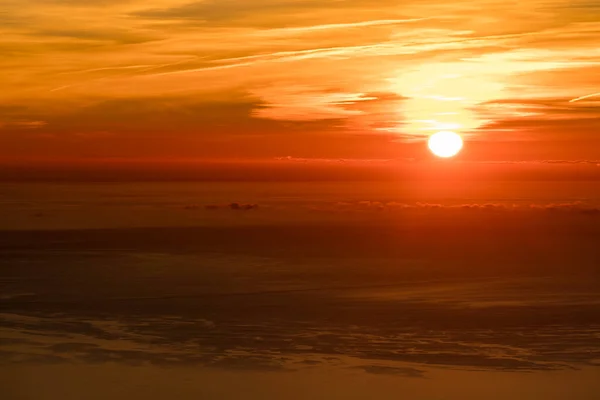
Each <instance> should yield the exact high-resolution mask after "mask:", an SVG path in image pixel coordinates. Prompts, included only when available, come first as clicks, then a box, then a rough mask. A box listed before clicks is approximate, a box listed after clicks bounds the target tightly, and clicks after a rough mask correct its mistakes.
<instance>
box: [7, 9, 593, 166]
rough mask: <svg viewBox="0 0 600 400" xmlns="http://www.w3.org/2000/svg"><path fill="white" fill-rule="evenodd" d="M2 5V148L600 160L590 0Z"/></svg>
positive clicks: (78, 154) (10, 156) (76, 155)
mask: <svg viewBox="0 0 600 400" xmlns="http://www.w3.org/2000/svg"><path fill="white" fill-rule="evenodd" d="M2 4H3V5H2V11H1V12H0V54H1V56H0V157H1V158H2V159H3V160H47V159H56V160H62V161H64V160H69V159H82V158H83V159H96V158H97V159H106V158H119V159H136V160H138V159H148V160H150V159H207V158H210V159H231V158H242V159H249V158H261V159H273V158H276V157H287V156H292V157H306V158H325V159H327V158H353V159H362V158H368V159H390V158H392V159H396V158H397V159H406V158H410V159H414V158H416V159H420V158H421V157H425V154H426V150H425V139H426V138H427V136H428V135H430V134H432V133H434V132H436V131H439V130H454V131H456V132H458V133H460V134H462V135H463V136H464V137H465V140H466V142H467V143H466V145H465V150H464V152H463V153H462V154H461V156H460V157H461V158H462V159H464V160H478V161H491V160H494V161H521V160H570V161H573V160H587V161H594V160H599V159H600V108H599V106H600V93H599V92H600V46H598V41H599V37H600V22H599V21H600V3H598V2H597V1H596V0H574V1H562V0H539V1H538V0H526V1H521V2H505V1H491V0H460V1H454V2H448V1H446V0H408V1H403V2H398V1H391V0H380V1H376V2H374V1H373V0H368V1H367V0H336V1H334V0H331V1H322V0H318V1H317V0H255V1H248V0H196V1H193V0H126V1H123V0H118V1H117V0H86V1H81V2H80V1H66V0H64V1H62V0H4V1H3V2H2ZM374 4H376V6H374ZM594 95H596V96H594ZM586 96H588V97H586ZM0 161H1V160H0Z"/></svg>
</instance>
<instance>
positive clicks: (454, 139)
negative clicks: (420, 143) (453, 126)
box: [427, 131, 463, 157]
mask: <svg viewBox="0 0 600 400" xmlns="http://www.w3.org/2000/svg"><path fill="white" fill-rule="evenodd" d="M427 144H428V146H429V150H431V152H432V153H433V154H435V155H436V156H438V157H452V156H455V155H456V154H458V152H459V151H460V149H462V147H463V141H462V138H461V137H460V135H458V134H456V133H454V132H449V131H442V132H438V133H435V134H433V135H431V136H430V137H429V141H428V143H427Z"/></svg>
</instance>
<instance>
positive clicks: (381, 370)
mask: <svg viewBox="0 0 600 400" xmlns="http://www.w3.org/2000/svg"><path fill="white" fill-rule="evenodd" d="M356 368H358V369H362V370H363V371H365V372H367V373H369V374H375V375H399V376H403V377H406V378H424V377H425V371H422V370H419V369H416V368H410V367H390V366H386V365H363V366H360V367H356Z"/></svg>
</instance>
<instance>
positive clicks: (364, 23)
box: [261, 18, 431, 34]
mask: <svg viewBox="0 0 600 400" xmlns="http://www.w3.org/2000/svg"><path fill="white" fill-rule="evenodd" d="M429 19H431V18H408V19H380V20H373V21H361V22H349V23H340V24H324V25H314V26H299V27H292V28H278V29H267V30H261V33H266V34H278V33H287V32H289V33H294V32H311V31H321V30H328V29H344V28H361V27H368V26H384V25H398V24H405V23H411V22H420V21H426V20H429Z"/></svg>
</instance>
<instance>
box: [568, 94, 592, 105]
mask: <svg viewBox="0 0 600 400" xmlns="http://www.w3.org/2000/svg"><path fill="white" fill-rule="evenodd" d="M598 96H600V92H599V93H592V94H587V95H585V96H581V97H577V98H575V99H572V100H569V103H575V102H576V101H580V100H585V99H589V98H591V97H598Z"/></svg>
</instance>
